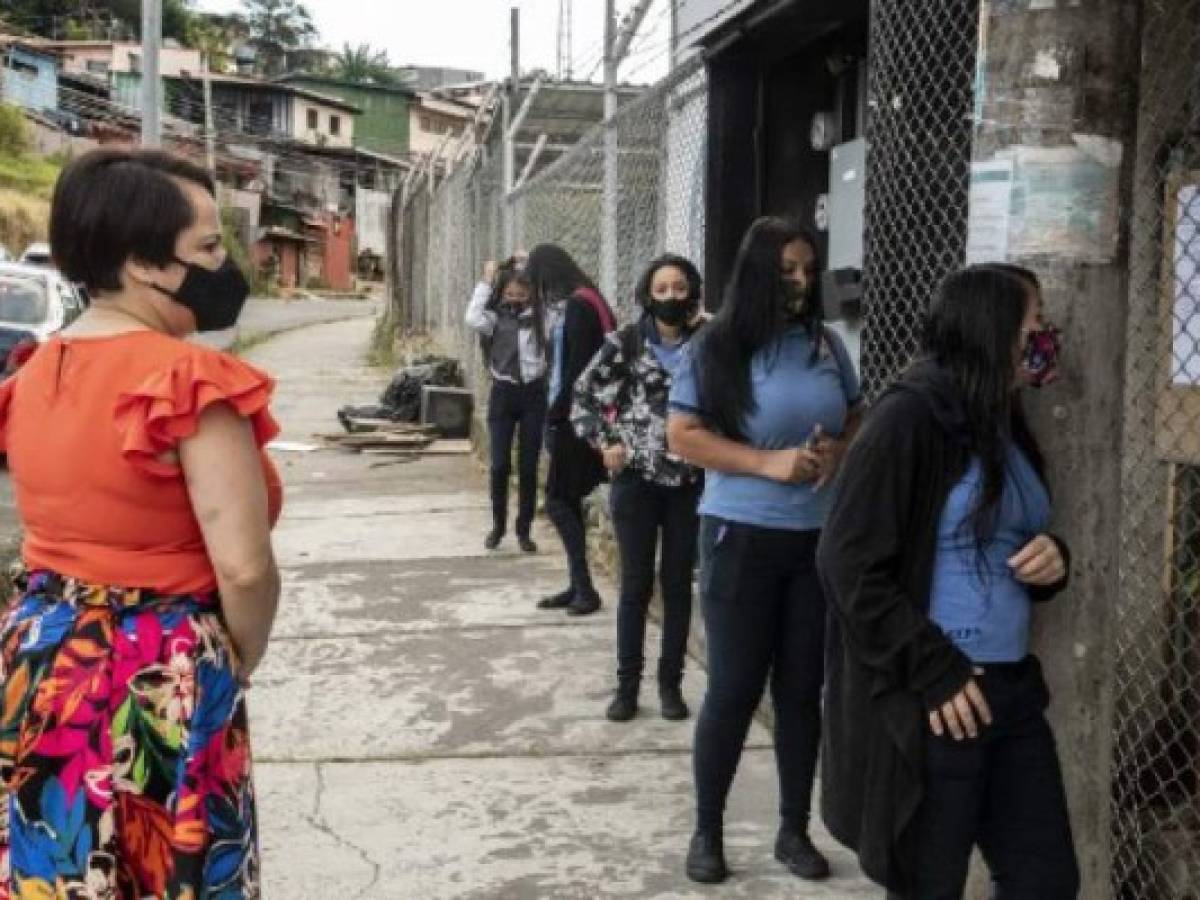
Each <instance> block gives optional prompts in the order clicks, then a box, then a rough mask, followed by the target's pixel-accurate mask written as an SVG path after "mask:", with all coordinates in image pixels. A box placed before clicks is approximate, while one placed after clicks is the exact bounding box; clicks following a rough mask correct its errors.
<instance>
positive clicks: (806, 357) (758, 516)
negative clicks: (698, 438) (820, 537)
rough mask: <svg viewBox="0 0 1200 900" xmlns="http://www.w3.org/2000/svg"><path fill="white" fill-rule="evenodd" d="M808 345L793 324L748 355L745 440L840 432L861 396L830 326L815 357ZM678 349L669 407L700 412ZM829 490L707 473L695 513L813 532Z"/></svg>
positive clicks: (690, 371)
mask: <svg viewBox="0 0 1200 900" xmlns="http://www.w3.org/2000/svg"><path fill="white" fill-rule="evenodd" d="M812 351H813V346H812V340H811V338H809V336H808V332H807V331H806V330H805V328H804V327H803V326H795V327H793V328H790V329H788V330H787V331H786V332H784V334H783V335H782V336H781V337H780V338H779V339H778V340H776V341H774V342H773V343H772V344H770V345H768V346H767V347H765V348H763V349H762V350H760V351H759V352H758V353H756V354H755V355H754V358H753V360H751V365H750V377H751V383H752V385H753V391H754V401H755V406H756V408H755V410H754V412H753V413H751V414H750V415H749V416H747V417H746V421H745V422H744V423H743V426H742V434H743V437H744V439H745V440H746V442H747V443H749V444H750V445H751V446H754V447H758V448H760V449H762V450H787V449H790V448H795V447H801V446H803V445H804V443H805V442H806V441H807V440H808V439H809V438H810V437H812V435H813V431H814V429H815V428H816V426H817V425H818V424H820V426H821V428H822V430H823V431H824V433H825V434H827V435H829V436H831V437H837V436H839V435H840V434H841V433H842V432H843V431H844V430H845V428H846V417H847V413H848V412H849V410H850V408H851V407H852V406H854V405H855V404H856V403H858V402H859V399H860V388H859V383H858V375H857V373H856V372H855V371H854V366H853V364H852V363H851V361H850V355H849V354H848V353H847V352H846V347H845V345H844V344H843V343H842V341H841V338H839V337H838V336H837V335H836V334H834V333H832V332H831V331H829V330H828V329H824V330H823V339H822V341H821V349H820V350H819V351H818V353H817V358H816V359H815V360H814V359H813V352H812ZM684 354H685V356H684V358H683V360H682V361H681V363H680V365H679V369H678V371H677V372H676V374H675V379H674V381H673V383H672V386H671V407H672V409H676V410H679V411H681V412H687V413H691V414H693V415H698V416H700V417H703V416H704V413H705V409H704V404H703V402H702V401H701V398H700V387H699V378H698V374H699V373H698V372H697V362H696V360H695V359H694V358H693V357H692V355H691V350H690V345H689V348H688V349H686V350H685V351H684ZM833 491H834V488H833V485H828V484H827V485H826V486H825V487H824V488H822V489H821V490H819V491H818V490H814V489H813V487H812V485H810V484H784V483H782V482H778V481H771V480H769V479H766V478H759V477H757V476H754V475H731V474H728V473H726V472H715V471H707V472H705V482H704V496H703V498H702V499H701V501H700V512H701V513H702V514H703V515H707V516H715V517H717V518H720V519H728V520H729V521H731V522H741V523H743V524H746V525H757V526H759V527H761V528H779V529H786V530H789V531H812V530H816V529H819V528H821V527H822V526H823V525H824V524H825V518H826V516H827V515H828V513H829V507H830V505H831V504H832V502H833Z"/></svg>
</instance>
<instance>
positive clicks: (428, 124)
mask: <svg viewBox="0 0 1200 900" xmlns="http://www.w3.org/2000/svg"><path fill="white" fill-rule="evenodd" d="M421 130H422V131H428V132H431V133H432V132H433V119H431V118H430V117H429V116H421Z"/></svg>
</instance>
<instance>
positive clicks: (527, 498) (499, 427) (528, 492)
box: [487, 381, 546, 535]
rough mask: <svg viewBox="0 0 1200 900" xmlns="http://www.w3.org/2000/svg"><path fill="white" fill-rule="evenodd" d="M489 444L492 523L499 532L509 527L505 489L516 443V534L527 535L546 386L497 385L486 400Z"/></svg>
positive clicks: (534, 500)
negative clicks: (515, 440) (514, 441)
mask: <svg viewBox="0 0 1200 900" xmlns="http://www.w3.org/2000/svg"><path fill="white" fill-rule="evenodd" d="M487 421H488V435H489V438H490V442H491V457H492V460H491V463H492V468H491V481H492V485H491V486H492V520H493V522H494V524H495V526H496V528H498V529H499V530H500V531H504V530H505V528H506V527H507V524H508V485H509V481H510V480H511V478H512V450H513V439H514V438H516V439H517V459H518V466H517V485H518V486H517V498H518V499H517V534H519V535H528V534H529V530H530V528H532V527H533V516H534V513H535V512H536V511H537V476H538V456H539V455H540V453H541V448H542V429H543V428H544V427H545V424H546V383H545V381H533V382H530V383H528V384H512V383H510V382H507V381H496V382H495V383H493V385H492V394H491V399H490V400H488V420H487Z"/></svg>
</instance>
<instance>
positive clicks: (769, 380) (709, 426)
mask: <svg viewBox="0 0 1200 900" xmlns="http://www.w3.org/2000/svg"><path fill="white" fill-rule="evenodd" d="M819 272H820V264H819V260H818V255H817V246H816V243H815V241H814V240H813V239H812V237H811V236H809V235H807V234H806V233H805V232H804V231H802V230H801V229H799V228H798V227H796V226H794V225H792V224H790V223H789V222H787V221H785V220H782V219H777V218H764V219H760V220H759V221H757V222H755V223H754V225H753V226H751V228H750V231H749V232H748V234H747V235H746V238H745V240H744V241H743V243H742V246H741V249H740V251H739V253H738V257H737V260H736V262H735V264H734V268H733V272H732V276H731V278H730V282H729V285H728V289H727V291H726V294H725V298H724V302H723V304H722V306H721V309H720V311H719V312H718V313H717V314H716V316H715V318H714V319H713V321H712V322H711V323H709V325H708V326H706V328H705V330H704V333H703V334H702V335H701V336H700V337H699V338H698V339H697V340H696V341H695V342H694V343H693V344H692V346H691V347H690V350H691V353H692V357H691V359H690V360H687V361H685V363H684V364H683V365H681V366H680V368H679V372H678V374H677V376H676V378H675V382H674V387H673V389H672V393H671V418H670V422H669V425H668V438H669V442H670V446H671V449H672V450H673V451H674V452H675V453H678V454H679V455H680V456H682V457H683V458H685V459H687V460H688V461H689V462H691V463H693V464H695V465H698V466H701V467H703V468H704V469H705V489H704V494H703V498H702V500H701V503H700V513H701V517H702V519H701V554H702V573H703V574H702V582H701V591H702V597H701V604H702V607H701V608H702V612H703V615H704V621H705V626H706V636H707V642H708V674H709V681H708V690H707V693H706V694H705V697H704V703H703V706H702V708H701V711H700V716H699V720H698V722H697V727H696V736H695V756H694V766H695V781H696V805H697V824H696V832H695V834H694V835H693V837H692V841H691V845H690V847H689V851H688V859H687V874H688V877H689V878H691V879H692V880H694V881H699V882H710V883H711V882H719V881H723V880H724V879H725V878H726V877H727V875H728V870H727V867H726V863H725V855H724V846H723V840H722V825H723V817H724V809H725V801H726V798H727V796H728V793H729V788H730V785H731V784H732V782H733V777H734V773H735V771H736V769H737V765H738V760H739V758H740V756H741V752H742V747H743V745H744V743H745V739H746V734H747V731H748V729H749V727H750V722H751V719H752V717H753V715H754V711H755V710H756V709H757V707H758V705H759V702H760V701H761V699H762V695H763V692H764V690H765V689H766V685H767V683H768V681H769V682H770V685H771V697H772V701H773V704H774V709H775V752H776V763H777V767H778V770H779V782H780V797H781V799H780V816H781V823H780V828H779V833H778V836H777V839H776V846H775V855H776V858H777V859H779V860H780V861H781V862H782V863H784V865H785V866H787V868H788V869H789V870H790V871H791V872H792V873H793V874H795V875H796V876H798V877H801V878H807V879H819V878H824V877H826V876H827V875H828V874H829V864H828V862H827V861H826V860H825V858H824V857H823V856H822V855H821V853H820V852H819V851H818V850H817V848H816V847H814V846H813V844H812V842H811V841H810V840H809V837H808V820H809V808H810V805H811V800H812V788H813V779H814V775H815V771H816V763H817V750H818V746H819V744H820V733H821V685H822V680H823V664H824V660H823V656H824V635H825V600H824V597H823V595H822V591H821V585H820V583H819V581H818V578H817V572H816V562H815V553H816V547H817V540H818V538H819V536H820V532H821V528H822V526H823V525H824V522H825V516H826V513H827V510H828V508H829V504H830V500H831V498H832V493H833V485H832V482H833V479H834V478H835V476H836V475H837V471H838V467H839V464H840V461H841V456H842V453H843V450H844V448H845V446H846V443H847V441H848V439H849V437H850V435H851V434H852V433H853V431H854V429H855V427H856V423H857V421H858V418H859V411H860V394H859V384H858V378H857V375H856V373H855V370H854V367H853V365H852V363H851V361H850V358H849V355H848V354H847V352H846V349H845V347H844V346H843V344H842V342H841V340H840V339H839V338H838V337H837V336H836V335H835V334H834V333H832V332H831V331H829V330H827V329H826V328H825V327H824V326H823V325H822V323H821V303H820V297H819V289H818V284H819V282H818V279H819Z"/></svg>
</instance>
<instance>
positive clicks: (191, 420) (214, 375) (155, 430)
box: [0, 348, 279, 478]
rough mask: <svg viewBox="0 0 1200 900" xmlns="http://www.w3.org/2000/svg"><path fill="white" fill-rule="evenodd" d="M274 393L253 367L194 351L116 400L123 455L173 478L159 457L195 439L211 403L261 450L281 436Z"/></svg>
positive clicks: (173, 468)
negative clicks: (243, 423)
mask: <svg viewBox="0 0 1200 900" xmlns="http://www.w3.org/2000/svg"><path fill="white" fill-rule="evenodd" d="M0 390H3V386H2V385H0ZM274 390H275V382H274V380H273V379H272V378H271V377H270V376H269V375H267V374H266V373H265V372H262V371H260V370H258V369H256V368H254V366H251V365H249V364H248V363H245V362H242V361H241V360H240V359H236V358H235V357H232V356H229V355H228V354H225V353H220V352H217V351H213V350H206V349H204V348H196V349H195V352H192V353H189V354H188V355H186V356H182V357H180V358H179V359H178V360H176V362H175V363H174V364H173V365H171V366H170V367H169V368H168V369H166V370H163V371H159V372H156V373H155V374H154V375H152V376H150V377H149V378H147V379H146V380H145V381H143V382H142V383H141V384H140V385H139V386H138V387H137V388H136V389H134V390H133V391H129V392H126V393H122V394H120V395H119V396H118V398H117V407H116V411H115V420H116V426H117V430H118V432H119V433H120V434H121V455H122V456H123V457H124V458H125V459H126V460H127V461H128V462H129V463H130V464H131V465H133V466H134V467H135V468H137V469H139V470H141V471H142V472H144V473H146V474H148V475H154V476H158V477H163V478H174V477H176V476H177V475H178V474H179V464H178V463H168V462H164V461H163V460H161V459H159V457H161V456H162V455H164V454H166V453H170V452H171V451H173V450H175V449H176V447H177V446H178V444H179V442H180V441H182V440H184V439H185V438H189V437H191V436H192V435H193V434H195V433H196V429H197V428H199V426H200V416H201V414H203V412H204V411H205V410H206V409H208V408H209V407H210V406H212V405H213V404H214V403H228V404H229V405H230V406H232V407H233V408H234V409H235V410H237V412H238V414H239V415H241V416H244V417H245V418H247V419H249V420H250V424H251V425H252V426H253V428H254V439H255V441H256V442H257V443H258V446H259V447H260V448H261V447H263V446H265V445H266V444H267V443H268V442H269V441H270V440H271V439H273V438H274V437H275V436H276V435H278V434H279V425H278V423H277V422H276V421H275V419H274V417H272V415H271V412H270V410H269V409H268V405H269V404H270V401H271V394H272V393H273V392H274Z"/></svg>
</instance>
